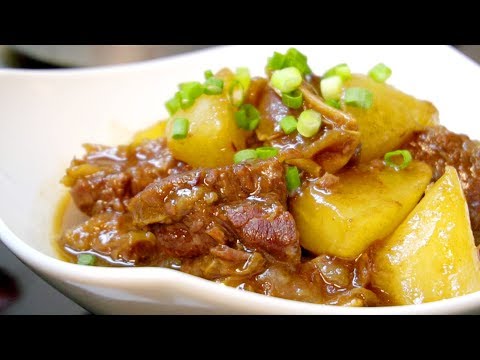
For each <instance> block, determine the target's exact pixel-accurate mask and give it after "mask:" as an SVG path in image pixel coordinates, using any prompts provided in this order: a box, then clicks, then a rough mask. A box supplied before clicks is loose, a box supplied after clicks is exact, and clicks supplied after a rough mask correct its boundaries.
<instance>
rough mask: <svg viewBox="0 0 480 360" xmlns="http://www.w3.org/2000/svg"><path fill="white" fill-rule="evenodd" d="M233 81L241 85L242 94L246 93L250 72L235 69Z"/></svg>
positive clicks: (243, 68) (243, 69) (244, 69)
mask: <svg viewBox="0 0 480 360" xmlns="http://www.w3.org/2000/svg"><path fill="white" fill-rule="evenodd" d="M235 79H236V80H237V81H239V82H240V84H242V87H243V91H244V93H245V92H247V90H248V88H249V87H250V79H251V78H250V70H248V68H246V67H240V68H237V71H236V72H235Z"/></svg>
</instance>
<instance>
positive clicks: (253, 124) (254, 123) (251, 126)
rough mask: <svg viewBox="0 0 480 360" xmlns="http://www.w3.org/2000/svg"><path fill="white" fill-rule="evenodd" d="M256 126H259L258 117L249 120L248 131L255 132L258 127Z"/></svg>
mask: <svg viewBox="0 0 480 360" xmlns="http://www.w3.org/2000/svg"><path fill="white" fill-rule="evenodd" d="M255 110H256V109H255ZM258 124H260V116H258V117H256V118H254V119H252V120H250V123H249V124H248V130H250V131H253V130H255V129H256V128H257V127H258Z"/></svg>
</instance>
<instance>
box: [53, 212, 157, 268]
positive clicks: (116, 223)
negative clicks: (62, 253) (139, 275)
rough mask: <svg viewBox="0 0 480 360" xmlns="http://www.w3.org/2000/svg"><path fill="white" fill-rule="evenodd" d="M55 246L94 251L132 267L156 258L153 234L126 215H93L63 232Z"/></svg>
mask: <svg viewBox="0 0 480 360" xmlns="http://www.w3.org/2000/svg"><path fill="white" fill-rule="evenodd" d="M59 243H60V245H62V246H63V247H64V248H65V249H69V250H73V251H74V252H82V251H94V252H96V253H98V254H103V255H105V256H106V257H110V258H111V259H112V260H113V261H118V262H127V263H132V264H135V265H142V264H143V265H145V264H150V263H153V262H156V261H157V260H158V259H157V258H158V256H159V253H158V251H157V249H156V247H157V241H156V239H155V235H154V234H153V233H152V232H150V231H149V229H147V228H139V227H137V226H135V225H134V224H133V222H132V217H131V215H130V214H128V213H127V214H125V213H119V212H105V213H102V214H98V215H95V216H93V217H91V218H90V219H88V220H87V221H85V222H84V223H83V224H80V225H78V226H76V227H73V228H72V229H69V230H68V231H66V232H65V233H64V235H63V236H62V237H61V238H60V241H59Z"/></svg>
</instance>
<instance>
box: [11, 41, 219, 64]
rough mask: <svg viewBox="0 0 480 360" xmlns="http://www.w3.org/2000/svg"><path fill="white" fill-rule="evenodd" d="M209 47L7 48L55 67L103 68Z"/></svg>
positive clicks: (67, 46) (50, 46)
mask: <svg viewBox="0 0 480 360" xmlns="http://www.w3.org/2000/svg"><path fill="white" fill-rule="evenodd" d="M209 46H212V45H9V46H8V47H9V48H10V49H12V50H14V51H17V52H19V53H21V54H23V55H25V56H28V57H30V58H33V59H35V60H38V61H42V62H45V63H49V64H55V65H58V66H65V67H72V66H76V67H78V66H80V67H86V66H102V65H112V64H124V63H129V62H135V61H144V60H151V59H156V58H159V57H165V56H170V55H176V54H180V53H185V52H191V51H195V50H200V49H204V48H207V47H209Z"/></svg>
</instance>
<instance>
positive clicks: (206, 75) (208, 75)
mask: <svg viewBox="0 0 480 360" xmlns="http://www.w3.org/2000/svg"><path fill="white" fill-rule="evenodd" d="M203 75H204V76H205V80H208V79H210V78H211V77H213V72H212V70H205V72H204V73H203Z"/></svg>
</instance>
